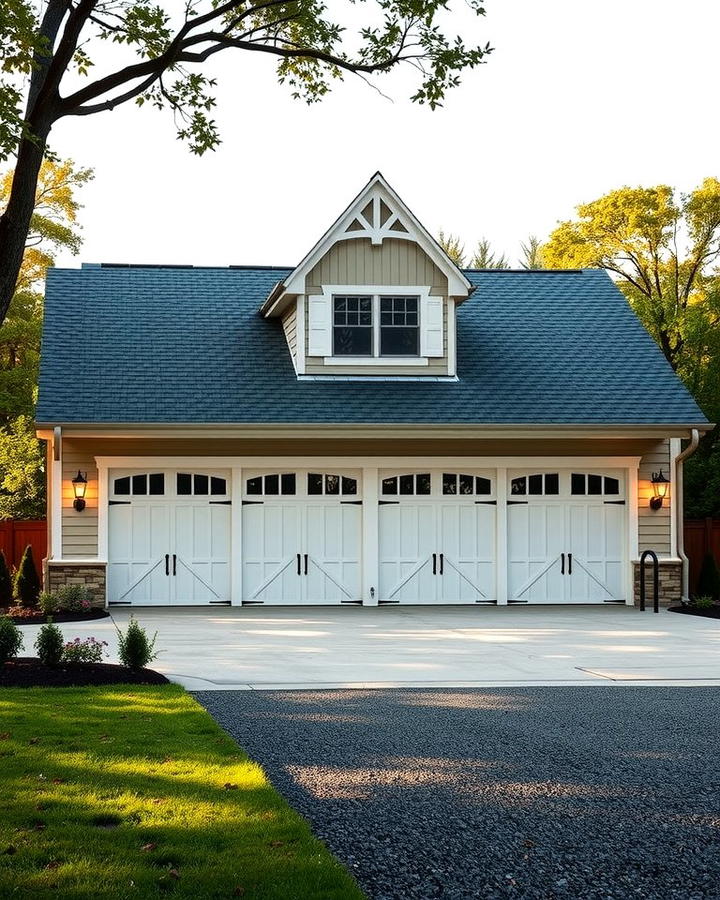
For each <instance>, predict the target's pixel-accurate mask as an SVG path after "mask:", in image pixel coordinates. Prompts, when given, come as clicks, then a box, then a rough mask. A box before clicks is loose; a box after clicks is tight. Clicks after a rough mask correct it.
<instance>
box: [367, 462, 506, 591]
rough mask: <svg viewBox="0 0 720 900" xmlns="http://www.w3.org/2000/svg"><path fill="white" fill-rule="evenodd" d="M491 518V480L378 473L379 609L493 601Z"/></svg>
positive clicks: (484, 476) (454, 475)
mask: <svg viewBox="0 0 720 900" xmlns="http://www.w3.org/2000/svg"><path fill="white" fill-rule="evenodd" d="M495 514H496V500H495V497H494V485H493V479H492V477H491V475H490V473H485V472H457V471H449V472H446V471H440V470H437V471H435V470H433V471H430V472H420V473H396V474H388V473H383V477H382V478H381V482H380V510H379V523H378V525H379V561H380V574H379V587H380V591H379V601H380V603H489V602H494V600H495V556H496V554H495Z"/></svg>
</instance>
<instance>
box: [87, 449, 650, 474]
mask: <svg viewBox="0 0 720 900" xmlns="http://www.w3.org/2000/svg"><path fill="white" fill-rule="evenodd" d="M640 459H641V457H639V456H562V457H561V456H534V457H533V456H482V455H477V456H455V455H452V454H447V455H445V456H417V457H408V456H390V455H388V456H373V457H368V456H332V455H326V454H323V453H317V454H315V455H313V456H290V455H288V456H280V455H278V456H269V455H265V456H145V455H143V456H139V455H138V456H96V457H95V462H96V463H97V467H98V470H104V469H130V468H137V467H139V466H155V467H156V468H158V467H161V466H165V467H167V468H169V469H172V468H182V467H184V466H196V467H202V468H215V469H228V468H233V467H242V468H258V469H268V468H273V467H275V466H278V465H282V466H291V465H292V466H295V467H297V468H299V469H303V468H307V467H313V466H317V465H318V464H319V462H322V464H323V465H329V466H334V467H338V466H339V467H342V468H344V469H357V468H362V467H363V466H367V465H368V464H369V463H371V464H372V466H373V467H377V468H383V469H386V468H398V467H401V468H403V469H407V470H408V471H410V470H413V471H414V470H417V471H422V470H423V469H426V468H428V467H430V468H441V467H442V466H445V465H448V464H449V463H450V462H452V464H453V465H457V466H471V467H475V468H477V467H481V468H497V467H499V468H508V469H533V468H541V467H542V468H545V469H547V468H555V469H572V468H574V467H577V466H586V467H590V468H615V469H627V468H634V469H636V468H637V467H638V466H639V464H640Z"/></svg>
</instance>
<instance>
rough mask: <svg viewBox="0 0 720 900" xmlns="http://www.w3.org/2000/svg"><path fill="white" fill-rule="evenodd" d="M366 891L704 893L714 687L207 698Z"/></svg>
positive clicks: (715, 812)
mask: <svg viewBox="0 0 720 900" xmlns="http://www.w3.org/2000/svg"><path fill="white" fill-rule="evenodd" d="M195 696H196V697H197V698H198V700H199V701H200V702H201V703H203V704H204V705H205V706H206V707H207V708H208V709H209V711H210V712H211V713H212V715H213V716H214V717H215V718H216V719H217V720H218V721H219V722H220V724H221V725H222V726H223V727H224V728H225V729H226V730H227V731H229V732H230V734H232V735H233V737H235V738H236V739H237V740H238V741H239V742H240V743H241V744H242V745H243V746H244V747H245V748H246V749H247V751H248V753H249V754H250V755H251V756H252V757H254V758H255V759H256V760H258V761H259V762H260V763H261V764H262V765H263V766H264V767H265V769H266V770H267V772H268V774H269V775H270V778H271V779H272V781H273V782H274V784H275V785H276V786H277V787H278V788H279V789H280V790H281V791H282V792H283V793H284V794H285V796H286V797H287V798H288V799H289V801H290V802H291V803H292V805H293V806H294V807H295V808H296V809H298V810H299V811H300V812H301V813H302V814H303V815H305V816H306V818H308V819H309V820H310V822H311V823H312V825H313V828H314V831H315V833H316V834H317V835H319V836H320V837H321V838H322V839H323V840H325V842H326V843H327V844H328V846H329V847H330V849H331V850H332V851H333V852H334V853H335V854H336V855H337V856H338V857H339V858H340V859H341V860H343V861H344V862H345V863H346V865H347V866H348V867H349V868H350V869H351V870H352V871H353V872H354V873H355V875H356V877H357V879H358V881H359V882H360V884H361V886H362V887H363V888H364V890H365V891H366V892H367V894H368V895H369V896H370V897H371V898H373V900H390V898H393V900H400V898H402V900H408V898H435V897H442V898H445V900H450V898H452V900H460V898H470V897H478V898H484V900H485V898H494V897H512V898H516V897H517V898H520V897H527V898H530V897H532V898H556V897H557V898H573V900H575V898H583V900H585V898H587V900H595V898H598V900H599V898H603V900H607V898H616V900H626V898H657V900H667V898H682V900H695V898H720V690H718V689H717V688H709V687H708V688H674V687H673V688H662V687H580V688H577V687H575V688H561V687H556V688H529V689H523V688H514V689H505V690H496V689H493V690H466V689H454V690H450V689H438V690H374V691H373V690H367V691H363V690H355V691H283V692H278V691H273V692H268V691H243V692H220V691H209V692H203V693H198V694H196V695H195Z"/></svg>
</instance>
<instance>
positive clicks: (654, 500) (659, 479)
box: [650, 469, 670, 509]
mask: <svg viewBox="0 0 720 900" xmlns="http://www.w3.org/2000/svg"><path fill="white" fill-rule="evenodd" d="M669 484H670V482H669V481H668V480H667V478H666V477H665V476H664V475H663V470H662V469H660V471H659V472H653V473H652V487H653V495H652V497H651V498H650V509H660V507H661V506H662V505H663V500H664V499H665V498H666V497H667V492H668V486H669Z"/></svg>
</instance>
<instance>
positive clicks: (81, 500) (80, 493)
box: [72, 469, 88, 512]
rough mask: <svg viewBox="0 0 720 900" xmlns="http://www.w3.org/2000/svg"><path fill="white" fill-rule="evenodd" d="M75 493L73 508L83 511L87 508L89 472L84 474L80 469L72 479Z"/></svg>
mask: <svg viewBox="0 0 720 900" xmlns="http://www.w3.org/2000/svg"><path fill="white" fill-rule="evenodd" d="M72 486H73V493H74V494H75V499H74V500H73V509H76V510H77V511H78V512H82V511H83V510H84V509H85V491H86V490H87V486H88V483H87V472H85V473H84V474H83V473H82V472H81V471H80V470H79V469H78V473H77V475H76V476H75V477H74V478H73V480H72Z"/></svg>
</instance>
